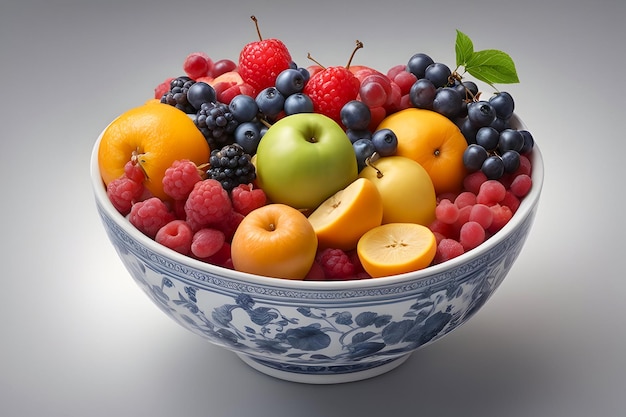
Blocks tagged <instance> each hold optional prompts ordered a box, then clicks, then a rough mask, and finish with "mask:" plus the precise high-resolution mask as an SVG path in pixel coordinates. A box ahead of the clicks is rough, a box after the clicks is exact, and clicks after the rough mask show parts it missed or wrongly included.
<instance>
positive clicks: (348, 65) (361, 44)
mask: <svg viewBox="0 0 626 417" xmlns="http://www.w3.org/2000/svg"><path fill="white" fill-rule="evenodd" d="M361 48H363V42H361V41H360V40H358V39H357V40H356V47H355V48H354V50H353V51H352V54H351V55H350V59H349V60H348V64H347V65H346V69H349V68H350V64H352V59H353V58H354V55H355V54H356V51H358V50H359V49H361Z"/></svg>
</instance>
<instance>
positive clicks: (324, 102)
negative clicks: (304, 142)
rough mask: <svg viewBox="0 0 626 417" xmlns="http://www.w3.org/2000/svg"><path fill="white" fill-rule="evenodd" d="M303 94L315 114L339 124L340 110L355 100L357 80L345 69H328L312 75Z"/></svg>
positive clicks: (357, 90) (357, 87) (357, 88)
mask: <svg viewBox="0 0 626 417" xmlns="http://www.w3.org/2000/svg"><path fill="white" fill-rule="evenodd" d="M303 93H304V94H306V95H308V96H309V97H310V98H311V101H313V108H314V109H315V112H316V113H321V114H323V115H326V116H328V117H330V118H331V119H333V120H334V121H336V122H337V123H341V116H340V112H341V108H342V107H343V106H344V105H345V104H346V103H348V102H349V101H352V100H355V99H356V97H357V94H358V93H359V79H358V78H356V76H355V75H354V74H353V73H352V72H350V70H349V69H347V68H346V67H329V68H326V69H325V70H323V71H320V72H318V73H316V74H315V75H312V76H311V78H310V79H309V81H308V82H307V84H306V85H305V87H304V90H303Z"/></svg>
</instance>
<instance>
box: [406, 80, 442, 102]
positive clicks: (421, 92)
mask: <svg viewBox="0 0 626 417" xmlns="http://www.w3.org/2000/svg"><path fill="white" fill-rule="evenodd" d="M435 94H437V87H435V84H433V82H432V81H430V80H427V79H426V78H422V79H419V80H417V81H415V83H414V84H413V85H412V86H411V89H410V90H409V100H410V101H411V104H413V105H414V106H415V107H417V108H418V109H429V110H430V109H432V108H433V101H434V100H435Z"/></svg>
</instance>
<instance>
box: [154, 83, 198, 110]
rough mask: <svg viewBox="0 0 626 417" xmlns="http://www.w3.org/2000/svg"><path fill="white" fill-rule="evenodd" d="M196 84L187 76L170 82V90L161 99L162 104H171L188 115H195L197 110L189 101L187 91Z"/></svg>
mask: <svg viewBox="0 0 626 417" xmlns="http://www.w3.org/2000/svg"><path fill="white" fill-rule="evenodd" d="M195 83H196V82H195V80H192V79H191V78H189V77H187V76H184V75H183V76H180V77H177V78H174V79H173V80H172V81H171V82H170V89H169V90H168V91H167V92H166V93H165V94H163V97H161V103H165V104H169V105H170V106H174V107H176V108H177V109H179V110H182V111H184V112H185V113H187V114H193V113H195V112H196V109H195V108H194V107H193V106H192V105H191V104H189V101H188V100H187V90H189V87H191V86H192V85H194V84H195Z"/></svg>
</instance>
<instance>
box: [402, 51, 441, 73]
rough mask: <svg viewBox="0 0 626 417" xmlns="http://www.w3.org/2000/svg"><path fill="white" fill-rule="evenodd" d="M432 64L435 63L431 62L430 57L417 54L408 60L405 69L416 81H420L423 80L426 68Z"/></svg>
mask: <svg viewBox="0 0 626 417" xmlns="http://www.w3.org/2000/svg"><path fill="white" fill-rule="evenodd" d="M434 63H435V61H433V59H432V58H431V57H430V56H428V55H426V54H423V53H417V54H415V55H413V56H412V57H411V58H410V59H409V62H408V63H407V69H408V70H409V72H410V73H412V74H413V75H415V76H416V77H417V78H418V79H421V78H424V74H425V73H426V68H428V66H429V65H431V64H434Z"/></svg>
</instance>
